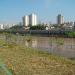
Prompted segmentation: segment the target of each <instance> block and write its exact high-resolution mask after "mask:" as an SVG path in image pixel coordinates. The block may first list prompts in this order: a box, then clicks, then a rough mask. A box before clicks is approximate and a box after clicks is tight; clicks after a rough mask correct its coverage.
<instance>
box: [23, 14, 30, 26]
mask: <svg viewBox="0 0 75 75" xmlns="http://www.w3.org/2000/svg"><path fill="white" fill-rule="evenodd" d="M23 26H26V27H27V26H29V16H27V15H26V16H24V17H23Z"/></svg>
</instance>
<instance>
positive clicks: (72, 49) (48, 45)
mask: <svg viewBox="0 0 75 75" xmlns="http://www.w3.org/2000/svg"><path fill="white" fill-rule="evenodd" d="M25 46H27V47H33V48H38V49H41V50H43V51H48V52H49V53H51V54H55V55H59V56H64V57H68V58H75V39H74V38H55V37H33V38H32V41H31V42H27V41H26V42H25Z"/></svg>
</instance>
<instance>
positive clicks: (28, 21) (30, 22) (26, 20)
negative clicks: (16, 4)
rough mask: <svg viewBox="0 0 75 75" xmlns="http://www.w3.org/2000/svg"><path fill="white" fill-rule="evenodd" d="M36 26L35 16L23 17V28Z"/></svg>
mask: <svg viewBox="0 0 75 75" xmlns="http://www.w3.org/2000/svg"><path fill="white" fill-rule="evenodd" d="M35 25H37V15H36V14H31V15H27V16H24V17H23V26H25V27H28V26H35Z"/></svg>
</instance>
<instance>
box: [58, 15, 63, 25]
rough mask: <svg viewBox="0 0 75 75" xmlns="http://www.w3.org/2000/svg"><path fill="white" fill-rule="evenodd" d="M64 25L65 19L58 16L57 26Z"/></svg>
mask: <svg viewBox="0 0 75 75" xmlns="http://www.w3.org/2000/svg"><path fill="white" fill-rule="evenodd" d="M63 23H64V17H63V16H62V15H61V14H59V15H58V16H57V24H63Z"/></svg>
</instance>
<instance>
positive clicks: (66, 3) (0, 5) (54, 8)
mask: <svg viewBox="0 0 75 75" xmlns="http://www.w3.org/2000/svg"><path fill="white" fill-rule="evenodd" d="M31 13H36V14H37V15H38V19H39V20H40V21H42V22H44V21H45V22H46V21H49V22H52V23H56V17H57V15H58V14H61V15H63V16H64V18H65V21H75V0H0V23H18V22H21V21H22V17H23V16H24V15H28V14H31Z"/></svg>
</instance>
